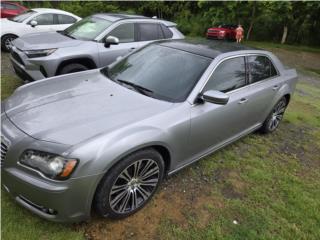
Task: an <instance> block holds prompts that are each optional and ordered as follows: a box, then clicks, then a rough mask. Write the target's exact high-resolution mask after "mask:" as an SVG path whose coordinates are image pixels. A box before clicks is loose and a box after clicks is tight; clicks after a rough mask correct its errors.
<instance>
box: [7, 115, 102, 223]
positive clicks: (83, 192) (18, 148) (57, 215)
mask: <svg viewBox="0 0 320 240" xmlns="http://www.w3.org/2000/svg"><path fill="white" fill-rule="evenodd" d="M1 121H2V122H1V180H2V182H1V183H2V186H3V187H4V189H5V190H6V191H7V192H9V193H10V195H11V196H12V197H13V198H14V199H15V200H16V201H17V202H18V203H19V204H20V205H22V206H23V207H25V208H27V209H29V210H30V211H32V212H33V213H35V214H37V215H38V216H40V217H43V218H45V219H48V220H51V221H56V222H77V221H82V220H86V219H88V218H90V213H91V203H92V200H93V197H94V192H95V189H96V186H97V185H98V182H99V181H100V179H101V178H102V176H103V173H99V174H97V175H91V176H85V177H74V178H70V179H68V180H65V181H54V180H51V179H47V178H45V177H43V176H41V174H39V172H37V171H36V170H33V169H31V168H28V167H25V166H23V165H21V164H19V157H20V155H21V154H22V152H23V151H24V150H25V149H26V148H30V149H39V148H42V149H40V150H46V151H50V149H51V150H52V151H54V152H56V151H57V152H58V153H62V152H64V151H65V149H66V148H67V147H66V146H64V145H63V146H62V145H55V144H54V143H49V142H42V141H39V140H36V139H33V138H32V137H30V136H29V135H27V134H25V133H24V132H22V131H21V130H20V129H18V128H17V127H16V126H15V125H14V124H13V123H12V122H11V121H10V120H9V119H8V118H7V117H6V114H5V112H2V113H1ZM3 145H5V147H6V148H5V149H4V148H3ZM4 150H5V151H4Z"/></svg>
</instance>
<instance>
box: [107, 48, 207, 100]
mask: <svg viewBox="0 0 320 240" xmlns="http://www.w3.org/2000/svg"><path fill="white" fill-rule="evenodd" d="M211 61H212V59H210V58H206V57H202V56H199V55H195V54H191V53H188V52H185V51H181V50H177V49H173V48H167V47H164V46H159V45H151V46H148V47H145V48H143V49H141V50H140V51H137V52H135V53H133V54H132V55H129V56H128V57H126V58H124V59H123V60H121V61H120V62H119V63H117V64H116V65H114V66H113V67H112V68H110V69H109V70H108V69H107V68H105V69H103V70H102V72H103V73H104V74H105V75H107V76H108V77H109V78H110V79H112V80H114V81H115V82H118V83H119V84H121V80H122V81H128V82H131V83H133V84H135V85H139V86H141V87H143V88H146V89H149V90H150V91H151V92H149V96H150V97H153V98H157V99H163V100H167V101H171V102H181V101H184V100H185V99H186V97H187V96H188V95H189V93H190V91H191V90H192V89H193V87H194V85H195V84H196V83H197V82H198V80H199V78H200V77H201V75H202V74H203V72H204V71H205V69H206V68H207V67H208V65H209V64H210V62H211ZM124 86H126V84H124ZM127 87H128V86H127Z"/></svg>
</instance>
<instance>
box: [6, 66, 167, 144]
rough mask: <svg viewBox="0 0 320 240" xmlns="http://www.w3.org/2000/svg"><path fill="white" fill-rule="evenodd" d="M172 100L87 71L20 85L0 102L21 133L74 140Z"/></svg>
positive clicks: (133, 120) (158, 110) (64, 141)
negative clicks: (122, 84) (155, 97)
mask: <svg viewBox="0 0 320 240" xmlns="http://www.w3.org/2000/svg"><path fill="white" fill-rule="evenodd" d="M172 105H173V104H172V103H168V102H165V101H160V100H157V99H153V98H150V97H147V96H144V95H142V94H140V93H137V92H135V91H133V90H130V89H127V88H125V87H123V86H120V85H118V84H117V83H115V82H113V81H111V80H110V79H107V78H106V77H105V76H104V75H102V74H101V73H100V71H99V70H91V71H87V72H82V73H74V74H68V75H64V76H59V77H54V78H50V79H45V80H41V81H39V82H35V83H31V84H27V85H25V86H22V87H20V88H18V89H17V90H16V91H15V92H14V94H13V95H12V96H11V97H9V98H8V99H7V100H6V102H5V106H4V107H5V112H6V115H7V116H8V118H9V119H10V120H11V121H12V123H13V124H15V126H17V127H18V128H19V129H20V130H22V131H23V132H25V133H26V134H28V135H30V136H32V137H34V138H36V139H40V140H45V141H50V142H55V143H62V144H67V145H74V144H77V143H80V142H82V141H85V140H87V139H89V138H92V137H95V136H97V135H99V134H104V133H105V134H107V133H109V132H112V131H116V130H117V129H120V128H122V127H126V126H128V125H129V124H133V123H136V122H138V121H141V120H145V119H147V118H150V117H153V116H155V115H157V114H160V113H163V111H165V110H166V109H169V108H170V107H171V106H172Z"/></svg>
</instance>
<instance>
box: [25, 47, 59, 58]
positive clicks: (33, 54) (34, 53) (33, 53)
mask: <svg viewBox="0 0 320 240" xmlns="http://www.w3.org/2000/svg"><path fill="white" fill-rule="evenodd" d="M56 50H57V49H56V48H52V49H41V50H27V51H24V53H25V54H26V55H27V56H28V57H29V58H37V57H46V56H49V55H50V54H52V53H54V52H55V51H56Z"/></svg>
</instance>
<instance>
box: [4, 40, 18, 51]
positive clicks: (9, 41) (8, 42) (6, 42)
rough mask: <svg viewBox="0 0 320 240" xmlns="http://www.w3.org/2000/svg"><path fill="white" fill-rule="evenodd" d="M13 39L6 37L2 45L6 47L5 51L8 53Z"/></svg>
mask: <svg viewBox="0 0 320 240" xmlns="http://www.w3.org/2000/svg"><path fill="white" fill-rule="evenodd" d="M14 39H15V38H14V37H8V38H6V40H5V42H4V45H5V47H6V49H7V50H8V51H10V49H11V48H12V41H13V40H14Z"/></svg>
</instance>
